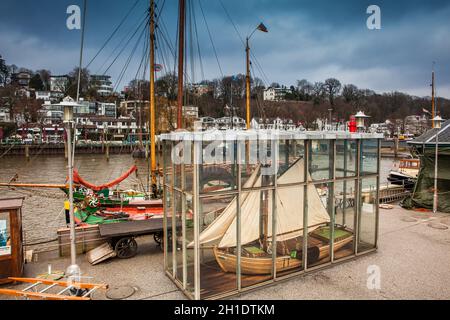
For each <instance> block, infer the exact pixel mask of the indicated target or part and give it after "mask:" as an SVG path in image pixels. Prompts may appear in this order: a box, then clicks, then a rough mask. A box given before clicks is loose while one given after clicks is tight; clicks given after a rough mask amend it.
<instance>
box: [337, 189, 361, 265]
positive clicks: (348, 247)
mask: <svg viewBox="0 0 450 320" xmlns="http://www.w3.org/2000/svg"><path fill="white" fill-rule="evenodd" d="M356 186H357V184H356V181H343V182H337V183H336V188H335V196H334V205H335V210H336V216H335V226H334V228H335V244H334V259H335V260H339V259H342V258H344V257H348V256H351V255H353V254H354V253H355V250H354V234H355V217H356V214H355V213H356V201H355V200H356V198H355V191H356Z"/></svg>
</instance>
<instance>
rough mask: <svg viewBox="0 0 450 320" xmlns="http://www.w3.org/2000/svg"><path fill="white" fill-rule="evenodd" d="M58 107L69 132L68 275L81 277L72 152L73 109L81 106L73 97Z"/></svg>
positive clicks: (64, 100) (65, 99) (67, 98)
mask: <svg viewBox="0 0 450 320" xmlns="http://www.w3.org/2000/svg"><path fill="white" fill-rule="evenodd" d="M56 106H59V107H63V109H64V124H65V125H66V132H67V158H68V164H67V169H68V176H69V216H70V266H69V267H68V268H67V271H66V275H67V276H69V277H71V276H79V275H80V268H79V267H78V265H77V264H76V254H77V252H76V243H75V218H74V208H73V160H74V159H73V158H74V156H73V152H72V128H73V121H74V119H73V113H74V111H73V109H74V107H77V106H79V105H78V104H77V103H76V102H75V101H74V100H73V99H72V98H71V97H66V98H64V99H63V101H62V102H61V103H60V104H57V105H56Z"/></svg>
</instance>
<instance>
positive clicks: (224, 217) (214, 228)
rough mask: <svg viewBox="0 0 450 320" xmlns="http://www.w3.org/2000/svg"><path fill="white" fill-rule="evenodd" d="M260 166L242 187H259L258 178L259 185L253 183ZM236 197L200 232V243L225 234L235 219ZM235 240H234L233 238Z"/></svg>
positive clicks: (244, 197) (208, 241)
mask: <svg viewBox="0 0 450 320" xmlns="http://www.w3.org/2000/svg"><path fill="white" fill-rule="evenodd" d="M259 168H260V166H257V167H256V168H255V171H254V172H253V173H252V175H251V176H250V177H249V178H248V180H247V181H246V183H245V184H244V188H246V189H248V188H252V187H260V186H261V180H260V179H259V185H258V182H256V183H255V181H256V178H257V177H258V173H259V171H260V170H259ZM247 195H248V194H244V195H243V196H242V200H241V202H242V203H245V201H246V199H247ZM236 202H237V201H236V198H234V199H233V200H232V201H231V202H230V204H229V205H228V206H227V207H226V208H225V210H224V211H223V212H222V213H221V214H220V216H219V217H217V219H216V220H214V222H213V223H211V224H210V225H209V226H208V227H207V228H206V229H205V230H204V231H203V232H202V233H201V234H200V244H205V243H211V242H214V241H217V240H220V238H222V236H223V235H224V234H225V232H226V231H227V230H228V228H229V227H230V224H231V223H232V222H233V220H235V218H236V207H237V203H236ZM235 241H236V240H235ZM193 245H194V243H190V244H189V245H188V247H192V246H193Z"/></svg>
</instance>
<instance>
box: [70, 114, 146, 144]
mask: <svg viewBox="0 0 450 320" xmlns="http://www.w3.org/2000/svg"><path fill="white" fill-rule="evenodd" d="M75 121H76V128H77V133H76V135H77V136H78V137H79V139H83V137H87V136H92V135H95V136H100V137H101V136H104V135H105V134H109V135H112V137H113V139H114V140H121V141H123V140H125V139H126V138H127V136H135V135H136V134H137V132H138V126H137V123H136V120H134V119H131V118H127V117H121V118H118V119H116V118H110V117H101V116H86V117H77V118H76V119H75Z"/></svg>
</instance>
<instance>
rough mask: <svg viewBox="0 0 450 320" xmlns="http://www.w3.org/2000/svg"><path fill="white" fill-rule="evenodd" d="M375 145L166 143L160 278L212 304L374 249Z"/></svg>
mask: <svg viewBox="0 0 450 320" xmlns="http://www.w3.org/2000/svg"><path fill="white" fill-rule="evenodd" d="M381 138H382V136H381V135H377V134H367V133H347V132H329V133H326V132H325V133H323V132H293V131H266V130H260V131H207V132H175V133H171V134H166V135H162V136H161V140H160V141H161V143H162V146H163V149H164V151H163V155H164V157H163V158H164V159H163V161H164V178H165V179H164V205H165V211H164V212H165V214H164V221H165V224H164V225H165V227H166V230H165V231H166V232H165V239H164V243H165V245H164V249H165V270H166V274H167V275H168V276H169V277H170V278H171V279H172V280H173V281H174V282H175V284H176V285H177V286H178V287H179V288H181V289H182V290H183V292H184V293H185V294H186V295H187V296H188V297H189V298H191V299H218V298H224V297H227V296H231V295H235V294H238V293H241V292H245V291H247V290H250V289H255V288H257V287H260V286H264V285H267V284H270V283H273V282H274V281H275V280H277V279H283V278H288V277H293V276H296V275H300V274H305V273H307V272H310V271H312V270H316V269H318V268H322V267H325V266H330V265H332V264H335V263H338V262H342V261H345V260H347V259H349V258H352V257H355V256H357V255H360V254H362V253H369V252H372V251H374V250H376V248H377V241H378V204H379V190H378V189H379V188H378V186H379V171H380V169H379V163H380V140H381ZM170 226H177V228H174V229H173V231H172V230H171V228H170Z"/></svg>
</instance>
